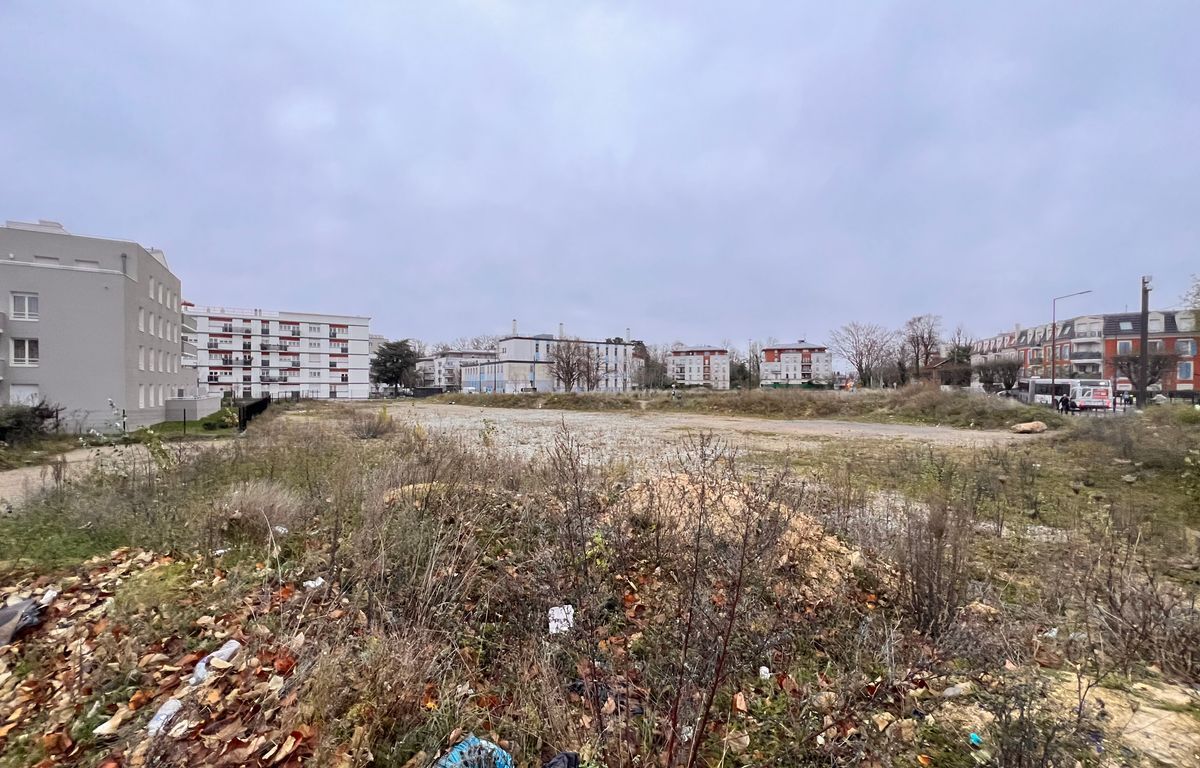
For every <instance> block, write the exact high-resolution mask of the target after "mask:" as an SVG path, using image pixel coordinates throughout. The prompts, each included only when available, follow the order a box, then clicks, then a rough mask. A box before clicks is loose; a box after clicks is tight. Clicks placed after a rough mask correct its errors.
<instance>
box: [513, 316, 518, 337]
mask: <svg viewBox="0 0 1200 768" xmlns="http://www.w3.org/2000/svg"><path fill="white" fill-rule="evenodd" d="M512 335H513V336H516V335H517V318H515V317H514V318H513V333H512Z"/></svg>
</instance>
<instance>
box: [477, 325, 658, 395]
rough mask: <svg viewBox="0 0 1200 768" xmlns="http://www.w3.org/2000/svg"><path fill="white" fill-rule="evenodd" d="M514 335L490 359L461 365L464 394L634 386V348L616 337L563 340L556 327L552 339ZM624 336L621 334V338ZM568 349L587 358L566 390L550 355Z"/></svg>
mask: <svg viewBox="0 0 1200 768" xmlns="http://www.w3.org/2000/svg"><path fill="white" fill-rule="evenodd" d="M513 325H514V328H513V330H514V333H513V335H511V336H506V337H504V338H502V339H500V341H499V343H498V345H497V349H496V359H494V360H480V361H475V362H466V361H463V362H462V363H461V364H460V366H459V370H460V381H461V386H462V388H463V390H464V391H473V392H500V393H514V392H564V391H575V392H579V391H597V392H627V391H629V390H631V389H635V388H636V386H637V383H636V382H637V373H638V371H639V370H640V369H641V366H642V360H641V359H640V358H638V357H637V356H636V355H634V349H635V348H636V345H635V344H634V343H633V342H631V341H627V340H625V339H622V338H614V339H605V340H604V341H587V340H583V339H568V338H567V337H566V336H565V335H564V333H563V330H562V326H561V325H560V326H559V334H558V336H553V335H551V334H548V333H545V334H540V335H537V336H519V335H517V334H516V333H515V330H516V324H515V323H514V324H513ZM628 333H629V331H628V330H626V336H628ZM562 344H570V345H573V348H574V349H577V350H582V351H584V352H585V353H586V355H587V356H588V357H587V359H588V360H589V361H590V364H589V365H586V366H580V367H586V368H588V369H589V370H588V373H587V375H586V376H580V377H579V378H578V379H576V380H575V381H574V382H573V383H572V384H571V385H570V386H567V385H566V384H564V383H563V382H562V381H560V380H559V378H560V377H558V376H556V371H555V364H554V358H555V350H556V348H557V347H558V346H559V345H562Z"/></svg>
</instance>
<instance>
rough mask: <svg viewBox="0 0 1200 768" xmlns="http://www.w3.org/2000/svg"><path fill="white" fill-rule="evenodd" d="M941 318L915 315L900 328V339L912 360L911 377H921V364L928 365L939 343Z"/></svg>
mask: <svg viewBox="0 0 1200 768" xmlns="http://www.w3.org/2000/svg"><path fill="white" fill-rule="evenodd" d="M941 332H942V318H940V317H938V316H937V315H917V316H916V317H911V318H909V320H908V322H907V323H905V324H904V328H903V329H901V331H900V334H901V340H902V343H903V344H904V346H905V347H906V348H907V349H908V352H909V353H910V359H911V360H912V361H913V378H920V377H921V366H928V365H929V363H930V361H931V360H933V356H934V354H935V353H936V352H937V348H938V344H940V343H941V340H942V339H941Z"/></svg>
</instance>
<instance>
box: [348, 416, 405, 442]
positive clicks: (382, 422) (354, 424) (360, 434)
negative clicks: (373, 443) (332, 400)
mask: <svg viewBox="0 0 1200 768" xmlns="http://www.w3.org/2000/svg"><path fill="white" fill-rule="evenodd" d="M395 431H396V423H395V422H394V421H393V420H392V417H391V416H389V415H388V412H387V408H380V409H379V410H378V411H375V412H374V413H355V414H353V415H352V416H351V417H350V433H351V434H352V435H354V436H355V437H357V438H359V439H360V440H372V439H375V438H379V437H384V436H386V435H390V434H392V433H393V432H395Z"/></svg>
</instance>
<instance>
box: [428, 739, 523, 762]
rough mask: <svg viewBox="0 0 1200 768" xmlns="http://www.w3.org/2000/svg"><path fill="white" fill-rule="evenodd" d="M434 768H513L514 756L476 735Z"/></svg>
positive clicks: (443, 758)
mask: <svg viewBox="0 0 1200 768" xmlns="http://www.w3.org/2000/svg"><path fill="white" fill-rule="evenodd" d="M433 768H513V759H512V755H510V754H508V753H507V752H505V751H504V750H503V749H501V748H500V747H498V746H496V745H495V744H493V743H492V742H490V741H485V740H483V739H481V738H479V737H478V736H476V735H475V734H471V735H470V736H468V737H467V738H465V739H463V740H462V741H460V742H458V744H456V745H455V746H454V749H452V750H450V751H449V752H447V753H446V754H445V756H444V757H442V759H441V760H438V761H437V762H436V763H434V764H433Z"/></svg>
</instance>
